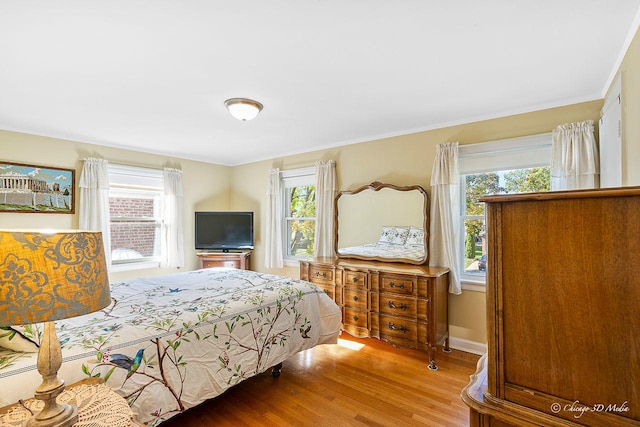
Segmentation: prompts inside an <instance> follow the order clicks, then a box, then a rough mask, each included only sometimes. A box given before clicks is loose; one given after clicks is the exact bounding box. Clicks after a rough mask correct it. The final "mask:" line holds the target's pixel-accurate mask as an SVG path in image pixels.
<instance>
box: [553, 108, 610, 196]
mask: <svg viewBox="0 0 640 427" xmlns="http://www.w3.org/2000/svg"><path fill="white" fill-rule="evenodd" d="M599 174H600V170H599V165H598V146H597V145H596V140H595V137H594V135H593V120H586V121H584V122H579V123H567V124H564V125H560V126H558V127H557V128H555V129H554V130H553V142H552V148H551V189H552V190H578V189H581V188H598V187H599V186H600V177H599Z"/></svg>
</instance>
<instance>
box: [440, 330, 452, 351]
mask: <svg viewBox="0 0 640 427" xmlns="http://www.w3.org/2000/svg"><path fill="white" fill-rule="evenodd" d="M442 351H444V352H445V353H451V347H449V335H448V334H447V338H446V339H445V340H444V347H442Z"/></svg>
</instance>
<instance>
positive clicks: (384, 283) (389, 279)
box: [379, 274, 416, 294]
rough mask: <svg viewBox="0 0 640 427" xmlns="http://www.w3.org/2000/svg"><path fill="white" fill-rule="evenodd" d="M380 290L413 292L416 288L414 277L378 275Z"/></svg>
mask: <svg viewBox="0 0 640 427" xmlns="http://www.w3.org/2000/svg"><path fill="white" fill-rule="evenodd" d="M379 286H380V292H397V293H403V294H413V293H414V289H415V288H416V279H415V277H411V276H399V275H398V276H395V275H387V274H384V275H382V274H381V275H380V284H379Z"/></svg>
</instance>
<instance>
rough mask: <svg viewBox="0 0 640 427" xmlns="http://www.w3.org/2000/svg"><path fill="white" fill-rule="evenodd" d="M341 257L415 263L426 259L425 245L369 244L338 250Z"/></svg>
mask: <svg viewBox="0 0 640 427" xmlns="http://www.w3.org/2000/svg"><path fill="white" fill-rule="evenodd" d="M338 253H339V254H340V255H362V256H370V257H378V258H389V259H391V258H407V259H410V260H414V261H421V260H423V259H424V245H394V244H388V243H380V242H377V243H368V244H366V245H362V246H350V247H347V248H340V249H338Z"/></svg>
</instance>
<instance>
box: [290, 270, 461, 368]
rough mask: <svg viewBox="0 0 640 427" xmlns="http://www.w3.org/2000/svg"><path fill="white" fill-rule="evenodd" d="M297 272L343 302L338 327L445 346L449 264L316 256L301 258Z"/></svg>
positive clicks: (416, 344)
mask: <svg viewBox="0 0 640 427" xmlns="http://www.w3.org/2000/svg"><path fill="white" fill-rule="evenodd" d="M300 278H301V279H303V280H308V281H310V282H313V283H315V284H317V285H318V286H319V287H321V288H322V289H324V291H325V292H326V293H327V294H328V295H329V296H330V297H331V298H333V299H334V301H335V302H336V303H337V304H338V305H339V306H340V307H341V308H342V320H343V322H342V323H343V328H344V330H345V331H346V332H348V333H350V334H351V335H354V336H356V337H360V338H365V337H367V338H368V337H374V338H380V339H382V340H385V341H388V342H390V343H391V344H393V345H396V346H398V347H410V348H419V349H422V350H426V351H428V353H429V368H430V369H437V364H436V353H437V346H438V345H443V346H444V349H445V350H448V349H449V322H448V304H447V298H448V294H447V292H448V286H449V270H448V269H446V268H438V267H427V266H424V265H411V264H404V263H389V262H380V261H359V260H348V259H344V258H317V259H314V260H311V261H300Z"/></svg>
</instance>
